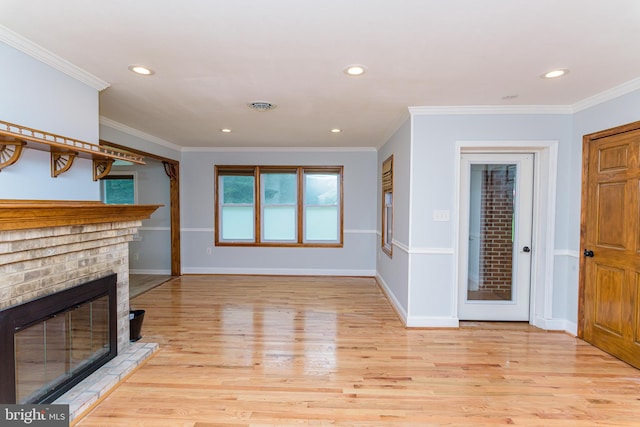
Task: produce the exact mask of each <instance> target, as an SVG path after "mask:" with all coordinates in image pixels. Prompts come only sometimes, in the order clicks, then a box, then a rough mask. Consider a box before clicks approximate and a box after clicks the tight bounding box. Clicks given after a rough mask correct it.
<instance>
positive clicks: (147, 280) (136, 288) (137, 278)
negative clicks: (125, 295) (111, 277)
mask: <svg viewBox="0 0 640 427" xmlns="http://www.w3.org/2000/svg"><path fill="white" fill-rule="evenodd" d="M168 280H171V276H168V275H158V274H129V298H135V297H137V296H139V295H142V294H143V293H145V292H148V291H150V290H151V289H153V288H155V287H156V286H159V285H161V284H163V283H164V282H166V281H168Z"/></svg>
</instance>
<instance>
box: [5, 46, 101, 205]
mask: <svg viewBox="0 0 640 427" xmlns="http://www.w3.org/2000/svg"><path fill="white" fill-rule="evenodd" d="M0 64H2V66H0V120H3V121H7V122H10V123H14V124H18V125H22V126H27V127H30V128H34V129H38V130H42V131H46V132H51V133H56V134H59V135H63V136H67V137H70V138H75V139H79V140H82V141H86V142H90V143H94V144H97V143H98V91H97V90H96V89H94V88H91V87H89V86H87V85H85V84H84V83H81V82H79V81H78V80H75V79H73V78H72V77H69V76H68V75H66V74H64V73H62V72H60V71H58V70H55V69H53V68H52V67H50V66H48V65H45V64H44V63H42V62H40V61H37V60H35V59H33V58H32V57H30V56H28V55H26V54H24V53H22V52H20V51H18V50H16V49H14V48H12V47H10V46H8V45H6V44H4V43H1V42H0ZM0 199H34V200H60V199H61V200H99V199H100V187H99V185H98V183H97V182H94V181H93V172H92V163H91V160H88V159H76V161H75V162H74V164H73V167H72V168H71V169H70V170H69V171H67V172H65V173H63V174H62V175H59V176H58V177H57V178H52V177H51V167H50V156H49V152H48V151H46V152H45V151H37V150H32V149H26V150H24V152H23V154H22V157H21V159H20V160H19V161H18V162H17V163H15V164H13V165H12V166H9V167H7V168H5V169H3V170H2V172H0Z"/></svg>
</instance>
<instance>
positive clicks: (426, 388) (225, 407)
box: [78, 276, 640, 427]
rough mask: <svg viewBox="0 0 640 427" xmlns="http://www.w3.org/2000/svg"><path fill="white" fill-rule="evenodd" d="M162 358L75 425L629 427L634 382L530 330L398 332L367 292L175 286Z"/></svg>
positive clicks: (632, 374) (156, 303)
mask: <svg viewBox="0 0 640 427" xmlns="http://www.w3.org/2000/svg"><path fill="white" fill-rule="evenodd" d="M134 302H135V305H136V307H138V308H143V309H145V310H146V314H145V319H144V324H143V327H142V335H143V341H148V342H157V343H159V344H160V351H159V352H158V353H157V355H156V356H155V357H153V358H152V359H151V360H149V362H147V363H146V364H145V365H144V366H143V367H142V368H140V369H139V370H138V371H137V372H135V373H134V374H133V375H132V376H131V377H130V378H129V379H128V380H127V381H125V382H124V383H123V384H122V385H121V386H120V387H119V388H118V389H116V390H115V391H114V392H113V393H112V394H111V395H110V396H109V397H107V398H106V399H105V400H104V401H103V402H102V403H100V404H99V405H98V406H97V407H96V408H95V409H94V410H93V411H92V412H91V413H89V414H88V415H87V416H86V417H85V418H84V419H82V420H81V421H80V423H79V424H78V425H80V426H82V427H88V426H185V427H220V426H294V425H295V426H300V425H338V426H403V427H404V426H421V427H424V426H459V425H468V426H489V425H520V426H597V425H603V426H604V425H606V426H638V425H639V423H640V418H639V417H640V371H638V370H636V369H634V368H632V367H630V366H629V365H627V364H625V363H623V362H621V361H619V360H617V359H615V358H613V357H611V356H609V355H608V354H606V353H603V352H602V351H600V350H598V349H597V348H595V347H593V346H591V345H589V344H586V343H585V342H583V341H581V340H579V339H577V338H574V337H571V336H569V335H567V334H565V333H558V332H545V331H542V330H539V329H536V328H533V327H531V326H529V325H528V324H521V323H516V324H510V323H465V324H463V326H462V327H461V328H460V329H405V328H404V327H403V326H402V323H401V322H400V321H399V320H398V318H397V317H396V315H395V313H394V311H393V309H392V308H391V306H390V305H389V303H388V301H387V300H386V299H385V297H384V296H383V294H382V292H381V291H380V289H379V288H378V287H377V285H376V283H375V281H374V280H373V279H370V278H329V277H259V276H183V277H181V278H179V279H174V280H172V281H170V282H167V283H165V284H163V285H161V286H159V287H157V288H154V289H152V290H151V291H149V292H147V293H145V294H143V295H141V296H139V297H138V298H136V299H135V300H134Z"/></svg>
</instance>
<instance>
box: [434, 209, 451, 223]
mask: <svg viewBox="0 0 640 427" xmlns="http://www.w3.org/2000/svg"><path fill="white" fill-rule="evenodd" d="M433 220H434V221H440V222H446V221H449V210H442V211H439V210H434V211H433Z"/></svg>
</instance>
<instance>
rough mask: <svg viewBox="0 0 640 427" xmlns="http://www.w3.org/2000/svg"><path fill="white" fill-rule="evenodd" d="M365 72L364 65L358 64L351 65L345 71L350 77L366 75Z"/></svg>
mask: <svg viewBox="0 0 640 427" xmlns="http://www.w3.org/2000/svg"><path fill="white" fill-rule="evenodd" d="M364 72H365V67H364V65H358V64H354V65H349V66H348V67H347V68H345V69H344V73H345V74H346V75H348V76H361V75H363V74H364Z"/></svg>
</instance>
